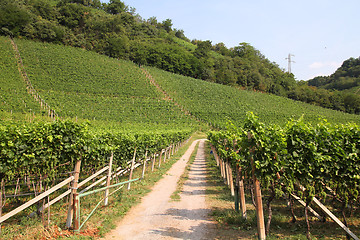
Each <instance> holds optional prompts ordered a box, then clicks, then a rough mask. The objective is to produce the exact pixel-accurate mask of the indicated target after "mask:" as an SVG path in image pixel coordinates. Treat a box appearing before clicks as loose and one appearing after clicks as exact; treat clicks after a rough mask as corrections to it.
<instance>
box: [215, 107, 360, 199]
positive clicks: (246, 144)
mask: <svg viewBox="0 0 360 240" xmlns="http://www.w3.org/2000/svg"><path fill="white" fill-rule="evenodd" d="M359 131H360V128H359V126H357V125H356V124H348V125H330V124H328V123H327V122H326V121H323V122H320V123H318V124H316V125H311V124H309V123H305V122H304V121H303V120H302V119H300V120H298V121H294V120H292V121H290V122H288V124H287V125H286V127H284V128H281V127H278V126H271V125H269V126H266V125H264V124H263V123H261V122H259V120H258V118H257V117H256V116H254V115H253V114H252V113H250V114H248V117H247V120H246V121H245V123H244V125H243V127H242V128H240V129H237V128H236V127H234V126H232V127H231V128H228V129H227V130H225V131H220V132H210V133H209V134H208V138H209V141H210V142H211V143H212V144H213V145H214V146H215V148H216V151H217V152H218V154H219V156H220V157H221V158H222V159H223V160H225V161H228V162H230V163H231V164H233V165H237V166H238V167H241V169H242V171H244V172H247V176H251V174H252V171H253V170H254V171H255V172H254V173H255V175H256V176H257V178H258V179H259V180H260V181H261V183H262V185H263V187H265V188H269V187H271V188H273V189H274V188H275V189H278V190H277V191H280V192H293V191H294V189H295V188H297V189H299V191H300V195H301V196H302V197H303V198H304V200H305V201H306V202H307V203H309V202H310V201H311V200H312V198H313V197H314V196H319V197H321V198H323V197H324V196H326V193H325V187H326V186H327V187H331V188H332V189H333V190H334V191H335V193H336V196H338V197H340V199H342V200H343V201H345V202H351V203H356V202H357V201H358V197H359V195H358V193H359V190H360V185H359V178H360V177H359V176H360V168H359V166H358V165H359V161H360V158H359V151H360V144H359V143H360V141H359V140H360V139H359V136H360V135H359ZM253 166H254V168H253ZM301 186H303V187H305V189H302V188H301ZM296 194H298V193H296Z"/></svg>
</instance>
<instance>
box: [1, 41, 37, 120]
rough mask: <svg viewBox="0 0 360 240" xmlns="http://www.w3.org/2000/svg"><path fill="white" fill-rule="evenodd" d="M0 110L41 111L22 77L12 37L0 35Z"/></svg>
mask: <svg viewBox="0 0 360 240" xmlns="http://www.w3.org/2000/svg"><path fill="white" fill-rule="evenodd" d="M0 55H1V59H0V86H1V87H0V90H1V95H0V110H1V111H7V112H21V113H25V112H28V111H29V109H32V111H36V112H39V110H40V107H39V106H37V105H36V103H35V101H34V100H33V99H32V98H31V96H30V95H29V94H28V93H27V91H26V85H25V83H24V81H23V80H22V79H21V77H20V73H19V71H18V66H17V62H16V59H15V53H14V50H13V49H12V47H11V43H10V39H8V38H4V37H0Z"/></svg>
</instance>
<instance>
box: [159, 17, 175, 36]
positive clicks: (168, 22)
mask: <svg viewBox="0 0 360 240" xmlns="http://www.w3.org/2000/svg"><path fill="white" fill-rule="evenodd" d="M172 25H173V24H172V20H171V19H169V18H168V19H166V20H164V21H163V22H162V24H161V26H162V29H164V30H165V31H166V32H168V33H169V32H171V31H172V29H171V27H172Z"/></svg>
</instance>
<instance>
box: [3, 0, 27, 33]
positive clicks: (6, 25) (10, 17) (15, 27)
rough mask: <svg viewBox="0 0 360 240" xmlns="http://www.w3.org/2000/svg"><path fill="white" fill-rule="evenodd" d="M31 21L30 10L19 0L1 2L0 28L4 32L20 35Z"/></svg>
mask: <svg viewBox="0 0 360 240" xmlns="http://www.w3.org/2000/svg"><path fill="white" fill-rule="evenodd" d="M30 22H31V15H30V13H29V11H28V10H27V9H26V8H24V7H23V6H21V5H20V3H18V2H17V1H9V0H2V1H1V2H0V30H2V32H3V34H11V35H15V36H17V35H20V34H21V31H22V30H23V28H24V27H25V26H26V25H27V24H28V23H30Z"/></svg>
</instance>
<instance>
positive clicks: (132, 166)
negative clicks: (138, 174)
mask: <svg viewBox="0 0 360 240" xmlns="http://www.w3.org/2000/svg"><path fill="white" fill-rule="evenodd" d="M135 158H136V147H135V150H134V156H133V159H132V161H131V168H130V174H129V181H130V180H131V178H132V174H133V171H134V165H135ZM130 185H131V183H130V182H129V183H128V187H127V189H128V190H130Z"/></svg>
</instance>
